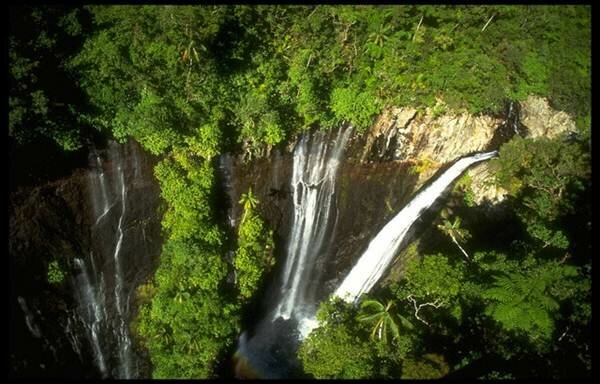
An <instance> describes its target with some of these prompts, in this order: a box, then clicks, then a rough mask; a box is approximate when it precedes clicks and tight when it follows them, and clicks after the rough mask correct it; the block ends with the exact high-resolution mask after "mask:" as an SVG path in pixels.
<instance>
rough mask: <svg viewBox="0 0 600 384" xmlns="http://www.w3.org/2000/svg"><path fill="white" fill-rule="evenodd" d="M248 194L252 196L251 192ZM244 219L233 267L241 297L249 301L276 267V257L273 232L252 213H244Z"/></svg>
mask: <svg viewBox="0 0 600 384" xmlns="http://www.w3.org/2000/svg"><path fill="white" fill-rule="evenodd" d="M248 192H249V194H250V193H251V190H249V191H248ZM246 214H247V216H246ZM244 217H245V220H242V222H241V223H240V225H239V229H238V249H237V251H236V253H235V258H234V260H233V265H234V267H235V269H236V272H237V284H238V286H239V289H240V295H241V296H242V298H243V299H244V300H248V299H250V298H251V297H252V295H253V294H254V293H255V292H256V290H257V289H258V288H259V287H260V285H261V283H262V281H263V277H264V276H265V274H267V273H268V272H269V271H270V270H271V268H272V267H273V265H275V257H274V256H273V250H274V242H273V231H270V230H268V229H267V226H266V224H265V222H264V221H263V220H262V219H261V218H260V217H259V216H258V215H257V214H255V213H253V212H252V211H250V213H248V212H244Z"/></svg>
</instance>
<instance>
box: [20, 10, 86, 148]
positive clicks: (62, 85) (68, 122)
mask: <svg viewBox="0 0 600 384" xmlns="http://www.w3.org/2000/svg"><path fill="white" fill-rule="evenodd" d="M79 13H80V9H79V8H75V9H73V8H66V7H64V6H39V7H38V6H21V7H11V8H10V12H9V14H10V16H9V22H10V34H9V39H8V58H9V72H8V73H9V98H8V108H9V109H8V134H9V135H10V136H11V137H12V138H14V139H15V140H16V142H17V143H18V144H24V143H28V142H31V141H34V140H36V139H39V138H40V137H48V138H50V139H52V140H53V141H55V142H56V143H57V144H58V145H59V146H60V147H61V148H62V149H63V150H65V151H72V150H76V149H79V148H81V146H82V140H81V139H82V137H81V135H82V131H84V130H85V129H86V127H82V126H81V124H78V119H77V114H76V113H75V112H74V109H75V107H77V108H78V109H81V108H82V105H83V103H82V100H81V96H80V93H81V92H80V90H79V89H77V86H76V84H75V83H74V82H73V81H72V79H70V78H69V76H68V73H67V71H66V70H65V63H66V62H67V60H68V59H69V57H70V56H71V55H73V54H74V53H75V52H76V51H77V49H78V48H79V47H80V46H81V41H82V36H81V32H82V26H81V24H80V14H79Z"/></svg>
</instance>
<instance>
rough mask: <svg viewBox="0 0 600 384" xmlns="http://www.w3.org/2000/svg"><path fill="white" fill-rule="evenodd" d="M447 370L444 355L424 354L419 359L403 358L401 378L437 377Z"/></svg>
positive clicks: (443, 374) (442, 375) (440, 376)
mask: <svg viewBox="0 0 600 384" xmlns="http://www.w3.org/2000/svg"><path fill="white" fill-rule="evenodd" d="M449 371H450V367H449V366H448V363H446V361H445V360H444V357H443V356H441V355H438V354H434V353H430V354H427V355H424V356H423V357H422V358H421V359H419V360H412V359H411V360H405V361H404V363H403V364H402V378H403V379H439V378H442V377H444V376H446V375H447V374H448V372H449Z"/></svg>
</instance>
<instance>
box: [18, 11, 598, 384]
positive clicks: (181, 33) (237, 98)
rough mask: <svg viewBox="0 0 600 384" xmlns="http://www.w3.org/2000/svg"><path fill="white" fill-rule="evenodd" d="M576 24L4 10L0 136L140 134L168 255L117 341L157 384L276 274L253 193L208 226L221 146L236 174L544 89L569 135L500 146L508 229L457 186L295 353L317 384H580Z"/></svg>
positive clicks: (571, 18) (584, 328)
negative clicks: (478, 383) (465, 383)
mask: <svg viewBox="0 0 600 384" xmlns="http://www.w3.org/2000/svg"><path fill="white" fill-rule="evenodd" d="M590 10H591V9H590V7H588V6H504V5H494V6H426V5H419V6H416V5H410V6H409V5H403V6H339V5H337V6H336V5H332V6H329V5H318V6H283V5H280V6H275V5H273V6H248V5H236V6H224V5H222V6H171V5H169V6H124V5H119V6H100V5H94V6H84V7H63V6H43V7H42V6H21V7H12V8H10V14H9V22H10V32H9V39H8V49H9V52H8V53H9V111H8V112H9V114H8V118H9V119H8V120H9V122H8V123H9V124H8V127H9V137H10V140H11V142H12V143H13V145H14V146H16V147H20V146H26V145H29V144H30V143H33V142H40V141H44V142H46V141H47V142H48V143H49V144H48V145H54V146H56V147H57V148H60V150H61V151H65V152H69V151H77V150H81V149H85V148H88V147H89V146H91V144H92V143H93V142H94V141H97V140H98V138H99V137H100V138H114V139H116V140H117V141H120V142H125V141H126V140H127V139H129V138H133V139H135V140H136V141H137V142H139V143H140V144H141V146H142V147H143V148H144V149H146V150H147V151H149V152H150V153H152V154H153V155H156V156H157V158H158V159H159V162H158V164H157V165H156V166H155V168H154V175H155V177H156V179H157V180H158V182H159V184H160V188H161V197H162V199H163V200H164V206H161V207H160V209H161V210H162V211H161V212H164V214H163V216H162V229H163V233H164V238H165V241H164V243H163V245H162V252H161V256H160V262H159V265H158V268H157V269H156V271H155V273H154V275H153V278H152V279H151V280H150V281H147V283H146V284H143V285H141V286H140V287H139V288H138V289H137V296H138V299H139V303H140V310H139V314H138V315H137V317H136V319H135V321H134V322H133V323H132V324H131V329H132V333H133V334H134V336H135V340H136V343H139V345H140V346H141V347H143V348H144V349H146V350H147V351H148V354H149V356H150V361H151V364H152V377H153V378H209V377H219V376H220V375H221V371H222V366H223V364H224V362H225V361H226V360H227V359H229V358H230V356H231V355H232V354H233V352H234V351H235V346H236V340H237V338H238V336H239V334H240V333H241V332H242V330H243V329H244V319H245V318H246V317H247V316H248V311H249V310H251V307H250V306H249V305H248V304H249V303H250V302H252V301H253V300H255V299H256V295H257V294H258V293H257V292H260V291H261V289H262V288H263V287H264V284H265V276H266V275H267V274H268V273H269V272H270V271H271V270H272V269H273V268H274V266H275V265H276V263H278V262H279V261H278V260H276V257H275V255H276V254H277V252H275V247H276V243H275V242H274V240H273V228H269V226H268V225H267V223H266V222H265V220H264V218H262V217H261V216H260V214H259V213H258V211H257V209H256V208H257V206H260V205H261V204H266V202H264V201H260V199H258V198H257V197H256V195H254V194H253V191H252V189H249V190H247V192H246V193H245V194H244V195H243V196H242V200H241V201H239V204H240V205H241V206H242V209H243V215H242V219H241V221H240V223H239V225H238V226H237V228H236V230H235V231H231V230H229V229H228V228H226V225H225V224H224V223H223V220H222V218H221V217H220V215H219V213H218V212H217V210H216V208H215V207H216V201H217V200H218V199H219V198H220V196H219V195H220V193H221V192H220V189H219V188H220V186H219V183H218V180H217V176H216V172H217V171H216V170H217V158H218V156H219V155H220V154H222V153H225V152H235V153H239V154H242V155H243V157H244V159H245V160H247V161H250V160H252V159H256V158H260V157H261V156H265V155H266V154H268V153H269V152H270V151H271V149H273V148H275V147H278V146H282V145H285V144H287V143H290V142H292V141H293V140H295V139H296V138H297V137H298V136H299V135H301V134H303V133H305V132H309V131H315V130H320V131H331V130H333V129H337V127H339V126H340V125H341V124H342V123H349V124H351V125H352V126H353V127H354V128H355V131H356V133H355V134H356V135H359V136H360V135H363V134H366V132H367V131H368V129H369V127H370V126H371V125H372V124H373V123H374V121H375V119H376V117H377V116H378V115H379V114H380V113H382V112H383V111H384V110H386V109H387V108H389V107H392V106H397V107H403V106H411V107H415V108H417V109H418V110H425V108H430V109H432V110H433V111H434V113H436V114H440V115H441V114H444V113H448V112H450V111H466V112H468V113H470V114H473V115H492V116H498V115H501V114H502V113H503V110H504V108H505V103H506V102H507V101H514V102H518V101H522V100H525V99H526V98H527V97H528V96H529V95H537V96H541V97H545V98H547V99H548V101H549V102H550V105H551V106H552V107H553V108H555V109H557V110H561V111H565V112H566V113H568V114H569V115H570V116H571V117H572V118H573V119H574V120H575V122H576V127H577V130H576V132H571V134H570V136H569V137H567V138H563V137H557V138H543V137H542V138H537V139H532V138H527V137H520V136H519V135H515V136H514V137H513V138H512V139H511V140H509V141H508V142H506V143H504V144H503V145H502V146H501V147H500V149H499V156H498V157H497V158H496V159H493V160H491V161H490V167H491V168H492V169H493V170H494V177H493V178H492V179H491V180H489V182H490V183H491V184H494V185H496V186H499V187H502V188H504V189H505V190H506V191H508V197H507V200H506V201H505V202H504V206H503V212H504V213H503V215H504V217H503V219H502V220H501V221H500V222H499V221H498V220H491V219H490V218H489V217H486V216H485V215H484V214H483V213H482V211H481V210H478V209H477V207H475V206H474V204H473V202H472V198H471V196H470V194H471V193H472V192H471V191H470V190H469V185H468V184H469V183H468V179H465V178H463V179H461V181H460V182H459V183H458V184H456V187H455V188H454V189H453V190H452V192H451V196H450V198H449V199H450V202H451V204H448V206H447V207H445V208H444V209H443V210H441V213H440V214H439V215H437V216H435V218H434V219H433V220H434V221H433V225H432V228H431V229H430V232H432V233H437V235H439V236H438V237H439V238H442V239H444V240H445V241H437V242H435V241H432V242H430V243H428V244H423V242H424V241H423V239H422V238H421V239H420V240H419V239H415V240H414V241H413V242H412V243H411V244H410V245H409V246H408V247H406V248H405V249H403V250H401V251H400V252H402V253H404V254H407V253H408V254H411V255H412V256H414V257H410V261H409V262H408V263H407V265H406V268H405V271H404V274H403V276H402V277H401V278H397V279H392V281H390V280H386V282H385V283H384V284H379V285H376V286H375V289H374V290H372V291H371V292H370V293H369V294H368V295H365V296H364V297H362V298H361V300H360V303H359V304H358V305H352V304H348V303H345V302H343V301H342V300H339V299H332V300H329V301H324V302H322V303H321V305H320V309H319V312H318V315H317V319H318V321H319V326H318V327H317V328H316V329H315V330H313V331H312V332H311V333H310V335H309V336H308V337H307V338H306V339H305V340H303V341H302V343H301V345H300V347H299V349H298V354H297V355H298V359H299V361H300V362H301V365H302V369H303V371H304V375H305V376H306V377H314V378H353V379H358V378H363V379H368V378H439V377H444V376H447V377H479V378H521V377H552V378H561V377H573V376H578V377H580V376H583V377H590V376H591V369H592V368H591V348H592V345H591V243H590V240H591V239H590V234H591V161H590V160H591V12H590ZM465 139H467V138H465ZM236 203H238V202H236ZM357 214H360V213H357ZM498 223H500V224H498ZM498 233H502V235H498ZM419 242H420V243H421V244H420V246H418V247H417V243H419ZM228 252H233V255H234V256H233V262H232V263H229V262H227V261H226V259H225V258H224V255H225V254H227V253H228ZM47 263H48V281H49V283H52V284H61V283H62V280H63V279H62V276H63V274H64V273H65V271H63V270H62V269H61V265H60V264H59V263H57V262H56V261H52V260H48V261H47ZM232 270H235V273H236V276H237V278H236V280H235V283H232V282H230V281H228V280H227V276H228V274H229V272H230V271H232Z"/></svg>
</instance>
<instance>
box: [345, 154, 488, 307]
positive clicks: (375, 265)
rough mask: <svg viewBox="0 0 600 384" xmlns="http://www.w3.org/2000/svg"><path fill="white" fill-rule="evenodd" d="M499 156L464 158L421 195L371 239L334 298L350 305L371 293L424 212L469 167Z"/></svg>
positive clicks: (486, 155) (478, 155) (483, 155)
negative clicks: (338, 298) (364, 294)
mask: <svg viewBox="0 0 600 384" xmlns="http://www.w3.org/2000/svg"><path fill="white" fill-rule="evenodd" d="M496 155H497V151H492V152H487V153H479V154H475V155H473V156H469V157H466V158H462V159H460V160H458V161H457V162H456V163H454V164H453V165H452V166H451V167H450V168H448V170H446V171H445V172H444V173H443V174H442V175H441V176H440V177H439V178H438V179H437V180H435V181H434V182H433V183H431V184H430V185H429V186H428V187H427V188H425V190H424V191H422V192H420V193H419V194H418V195H417V196H416V197H415V198H414V199H413V200H412V201H411V202H410V203H408V205H406V206H405V207H404V208H403V209H402V210H401V211H400V212H399V213H398V214H397V215H396V216H395V217H394V218H393V219H392V220H391V221H390V222H388V223H387V224H386V225H385V226H384V227H383V229H382V230H381V231H379V233H378V234H377V235H376V236H375V237H374V238H373V240H371V242H370V243H369V245H368V247H367V250H366V251H365V252H364V253H363V254H362V256H361V257H360V259H359V260H358V262H357V263H356V265H355V266H354V267H353V268H352V270H351V271H350V273H349V274H348V276H347V277H346V278H345V279H344V281H343V282H342V284H341V285H340V286H339V288H338V289H337V290H336V291H335V293H334V295H335V296H338V297H341V298H342V299H344V300H345V301H347V302H356V300H358V298H360V296H361V295H362V294H363V293H365V292H368V291H369V290H370V289H371V288H372V287H373V285H374V284H375V283H376V282H377V281H378V280H379V278H380V277H381V275H382V274H383V272H384V271H385V269H386V268H387V266H388V265H389V263H390V262H391V261H392V258H393V257H394V255H395V254H396V252H397V251H398V247H399V246H400V244H401V243H402V240H403V239H404V237H405V235H406V233H407V232H408V230H409V229H410V227H411V226H412V224H413V223H414V222H415V221H416V220H417V219H418V218H419V217H420V216H421V214H422V213H423V211H424V210H426V209H427V208H428V207H430V206H431V205H432V204H433V203H434V202H435V200H436V199H437V198H438V197H439V196H440V195H441V194H442V193H443V192H444V190H445V189H446V188H447V187H448V185H450V183H452V181H453V180H454V179H456V178H457V177H458V176H459V175H460V174H461V173H462V172H463V171H464V170H465V169H467V167H469V166H470V165H471V164H474V163H477V162H479V161H483V160H487V159H490V158H492V157H494V156H496Z"/></svg>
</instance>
